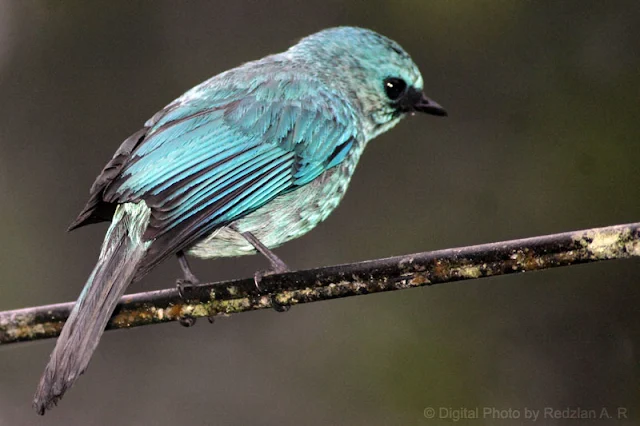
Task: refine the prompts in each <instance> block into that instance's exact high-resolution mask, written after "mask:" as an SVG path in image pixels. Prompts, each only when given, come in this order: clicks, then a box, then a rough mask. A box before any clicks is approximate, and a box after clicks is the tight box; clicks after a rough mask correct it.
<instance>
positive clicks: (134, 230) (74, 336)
mask: <svg viewBox="0 0 640 426" xmlns="http://www.w3.org/2000/svg"><path fill="white" fill-rule="evenodd" d="M120 207H124V206H120ZM147 220H148V209H147V208H146V206H144V203H140V204H138V205H127V207H126V208H119V211H118V212H116V214H115V216H114V218H113V223H112V225H111V227H110V228H109V231H108V232H107V236H106V237H105V241H104V243H103V245H102V252H101V253H100V258H99V260H98V263H97V264H96V266H95V268H94V269H93V272H92V273H91V276H90V277H89V279H88V281H87V283H86V285H85V287H84V289H83V290H82V293H81V294H80V297H79V298H78V301H77V302H76V304H75V306H74V308H73V311H71V314H70V315H69V319H67V322H66V323H65V325H64V328H63V329H62V332H61V333H60V337H58V342H57V343H56V347H55V349H54V350H53V353H52V354H51V359H50V360H49V363H48V364H47V367H46V368H45V370H44V374H43V375H42V378H41V379H40V384H39V385H38V389H37V390H36V394H35V397H34V400H33V406H34V408H35V409H36V411H37V412H38V414H41V415H42V414H44V412H45V411H46V410H47V409H49V408H51V407H52V406H53V405H54V404H57V402H58V400H59V399H60V398H62V395H64V393H65V391H66V390H67V389H69V388H70V387H71V386H72V385H73V383H74V382H75V381H76V380H77V379H78V377H79V376H80V375H81V374H82V373H83V372H84V370H85V369H86V368H87V365H88V364H89V360H90V359H91V355H92V354H93V352H94V351H95V349H96V346H98V342H99V341H100V336H101V335H102V333H103V332H104V329H105V326H106V325H107V322H108V321H109V318H110V317H111V314H112V313H113V310H114V309H115V307H116V305H117V303H118V301H119V300H120V298H121V297H122V295H123V294H124V291H125V289H126V288H127V287H128V286H129V284H130V283H131V281H132V280H133V277H134V275H135V273H136V270H137V266H138V264H139V263H140V260H141V259H142V258H143V257H144V254H145V252H146V251H147V247H148V243H147V242H143V241H141V239H140V235H142V232H143V231H144V228H145V227H146V223H143V222H146V221H147ZM141 228H142V229H141Z"/></svg>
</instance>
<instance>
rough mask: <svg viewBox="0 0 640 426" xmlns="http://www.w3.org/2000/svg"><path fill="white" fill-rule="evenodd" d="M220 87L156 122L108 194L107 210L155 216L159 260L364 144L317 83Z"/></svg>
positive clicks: (189, 98)
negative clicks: (137, 205) (114, 206)
mask: <svg viewBox="0 0 640 426" xmlns="http://www.w3.org/2000/svg"><path fill="white" fill-rule="evenodd" d="M218 80H220V78H218ZM222 80H224V79H222ZM233 81H235V82H237V81H240V80H238V79H234V80H233ZM218 83H219V82H216V81H215V80H212V81H210V82H205V83H203V85H201V86H199V87H196V88H195V89H193V90H191V91H190V92H187V94H185V95H184V96H183V97H182V98H179V99H178V100H177V101H175V102H174V103H172V104H170V105H169V106H168V107H167V108H166V109H165V113H164V114H157V115H156V116H155V117H154V118H153V119H152V120H150V122H148V123H147V124H148V125H149V126H150V127H149V129H148V131H147V133H146V135H145V137H144V139H143V140H142V141H141V142H140V143H139V145H138V146H136V148H135V149H134V150H133V152H131V155H130V157H129V158H128V159H127V161H126V163H125V164H124V166H123V167H122V170H121V171H120V173H119V174H118V175H117V176H116V177H115V178H114V179H113V181H111V182H110V183H109V185H108V186H107V188H106V189H105V191H104V195H103V198H104V200H105V201H106V202H115V203H123V202H135V201H138V200H144V201H145V202H146V203H147V205H148V206H149V207H150V208H151V210H152V212H151V221H150V225H149V228H148V229H147V233H146V234H145V236H146V237H147V238H150V239H156V240H157V241H159V240H162V244H161V246H162V247H159V248H158V249H157V251H158V255H157V256H156V257H157V258H158V259H157V260H160V258H161V257H163V256H165V255H166V254H168V253H171V252H175V251H177V250H180V249H183V248H185V247H186V246H187V245H189V244H192V243H193V242H195V241H196V240H197V239H198V238H200V237H203V236H205V235H206V234H207V233H208V232H211V231H212V230H214V229H215V228H216V227H218V226H221V225H223V224H225V223H230V222H232V221H234V220H236V219H238V218H240V217H243V216H244V215H246V214H248V213H250V212H252V211H254V210H255V209H257V208H259V207H261V206H263V205H264V204H265V203H267V202H269V201H270V200H272V199H273V198H275V197H277V196H278V195H280V194H283V193H285V192H288V191H291V190H293V189H295V188H296V187H299V186H302V185H306V184H308V183H309V182H311V181H313V180H314V179H315V178H317V177H318V176H320V175H321V174H322V173H323V172H325V171H327V170H328V169H330V168H332V167H335V166H337V165H339V164H340V163H341V162H342V161H344V159H345V158H346V157H347V155H348V154H349V152H350V150H351V149H352V148H353V146H354V144H355V143H356V142H355V141H357V140H359V137H360V135H359V134H358V132H357V131H356V129H357V124H356V123H355V117H354V116H353V114H352V110H351V108H350V106H349V105H348V104H346V103H344V102H342V101H341V100H340V99H336V98H335V97H334V95H333V94H332V92H331V90H330V89H328V88H326V87H324V86H322V85H320V84H319V83H316V82H314V81H306V82H304V84H302V82H300V81H297V80H292V79H291V78H286V77H284V76H279V75H275V76H274V75H272V76H265V75H264V74H262V75H256V76H255V78H254V79H252V80H251V81H250V83H248V84H246V86H245V87H239V86H237V83H236V86H234V87H224V88H222V89H220V88H217V86H216V84H218ZM214 86H216V87H214ZM303 89H304V90H303ZM155 262H156V261H153V263H155Z"/></svg>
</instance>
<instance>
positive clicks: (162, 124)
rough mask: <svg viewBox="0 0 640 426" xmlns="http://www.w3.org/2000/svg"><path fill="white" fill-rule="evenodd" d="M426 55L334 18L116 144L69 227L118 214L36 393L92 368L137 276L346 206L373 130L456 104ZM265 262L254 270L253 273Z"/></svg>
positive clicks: (60, 387) (41, 403)
mask: <svg viewBox="0 0 640 426" xmlns="http://www.w3.org/2000/svg"><path fill="white" fill-rule="evenodd" d="M423 86H424V82H423V78H422V74H421V73H420V70H419V69H418V66H417V65H416V64H415V63H414V61H413V60H412V59H411V57H410V56H409V54H408V53H407V52H406V51H405V50H404V49H403V48H402V47H401V46H400V45H399V44H398V43H396V42H395V41H393V40H391V39H389V38H387V37H385V36H383V35H381V34H379V33H377V32H374V31H372V30H369V29H364V28H357V27H349V26H343V27H335V28H329V29H325V30H322V31H319V32H317V33H314V34H311V35H309V36H307V37H304V38H302V39H301V40H300V41H299V42H298V43H296V44H295V45H293V46H292V47H290V48H289V49H288V50H286V51H284V52H281V53H277V54H272V55H268V56H265V57H264V58H262V59H259V60H256V61H252V62H247V63H245V64H243V65H240V66H238V67H236V68H233V69H230V70H228V71H225V72H222V73H221V74H218V75H216V76H214V77H212V78H210V79H208V80H206V81H204V82H202V83H201V84H199V85H197V86H195V87H193V88H192V89H190V90H188V91H187V92H185V93H184V94H183V95H182V96H180V97H178V98H177V99H175V100H174V101H173V102H171V103H169V104H168V105H167V106H165V107H164V108H163V109H161V110H160V111H159V112H157V113H156V114H155V115H153V116H152V117H151V118H150V119H149V120H147V121H146V122H145V124H144V126H143V127H142V128H141V129H140V130H138V131H137V132H135V133H133V134H132V135H131V136H129V137H128V138H127V139H125V140H124V142H123V143H122V144H121V146H120V147H119V148H118V149H117V150H116V152H115V154H114V155H113V158H112V159H111V160H110V161H109V162H108V163H107V164H106V166H105V167H104V169H103V170H102V172H101V173H100V174H99V175H98V177H97V178H96V180H95V182H94V183H93V185H92V186H91V189H90V191H89V200H88V202H87V204H86V206H85V207H84V209H83V210H82V211H81V212H80V214H79V215H78V217H77V219H76V220H75V221H74V222H73V223H72V224H71V226H70V227H69V230H73V229H76V228H79V227H82V226H85V225H89V224H93V223H98V222H105V221H106V222H109V221H110V222H111V224H110V226H109V228H108V230H107V232H106V235H105V238H104V242H103V244H102V248H101V251H100V254H99V257H98V261H97V263H96V265H95V267H94V269H93V271H92V273H91V274H90V276H89V278H88V280H87V282H86V284H85V286H84V288H83V290H82V292H81V293H80V295H79V297H78V299H77V301H76V303H75V305H74V308H73V310H72V312H71V313H70V315H69V318H68V319H67V321H66V323H65V325H64V327H63V329H62V332H61V334H60V336H59V338H58V340H57V342H56V346H55V348H54V350H53V352H52V354H51V357H50V359H49V362H48V364H47V366H46V368H45V370H44V373H43V375H42V378H41V380H40V382H39V385H38V387H37V391H36V393H35V396H34V400H33V406H34V408H35V410H36V411H37V412H38V413H39V414H41V415H42V414H44V413H45V411H46V410H47V409H49V408H51V407H52V406H53V405H56V404H57V403H58V401H59V400H60V398H62V396H63V394H64V393H65V392H66V391H67V390H68V389H69V388H70V387H71V386H72V385H73V384H74V382H75V381H76V380H77V379H78V377H79V376H80V375H81V374H83V373H84V371H85V370H86V368H87V366H88V364H89V361H90V358H91V356H92V354H93V352H94V351H95V350H96V347H97V345H98V342H99V340H100V338H101V336H102V333H103V332H104V329H105V326H106V324H107V322H108V320H109V318H110V316H111V314H112V313H113V311H114V309H115V307H116V305H117V303H118V301H119V299H120V298H121V296H122V295H123V294H124V292H125V290H126V289H127V287H128V286H129V285H130V284H131V283H133V282H137V281H139V280H140V279H142V278H143V277H144V276H145V275H146V274H147V273H148V272H149V271H151V270H152V269H153V268H154V267H155V266H156V265H158V264H159V263H160V262H162V261H164V260H165V259H167V258H170V257H173V256H176V257H177V259H178V262H179V264H180V267H181V269H182V271H183V273H184V280H181V282H183V283H187V284H190V285H197V283H198V282H199V281H198V279H197V277H196V276H195V274H193V272H192V271H191V269H190V267H189V264H188V261H187V258H186V257H185V256H186V255H189V256H193V257H197V258H204V259H213V258H219V257H230V256H241V255H247V254H254V253H257V252H259V253H262V254H263V255H264V256H265V257H266V258H267V260H268V261H269V264H270V269H269V270H268V271H267V273H281V272H285V271H287V270H289V268H288V266H287V265H286V263H285V262H284V261H282V259H280V258H279V257H278V256H276V255H275V253H273V251H272V249H273V248H275V247H278V246H280V245H281V244H283V243H285V242H287V241H289V240H292V239H294V238H297V237H300V236H302V235H304V234H306V233H307V232H308V231H310V230H311V229H312V228H314V227H315V226H316V225H317V224H319V223H320V222H322V221H323V220H325V219H326V218H327V216H328V215H329V214H330V213H331V212H332V211H333V210H334V209H335V208H336V207H337V206H338V204H339V203H340V200H341V199H342V198H343V196H344V194H345V191H346V190H347V187H348V185H349V181H350V179H351V177H352V175H353V173H354V170H355V168H356V165H357V164H358V160H359V159H360V156H361V154H362V153H363V151H364V149H365V147H366V146H367V144H368V142H369V141H370V140H372V139H374V138H375V137H376V136H378V135H380V134H382V133H384V132H386V131H388V130H390V129H391V128H392V127H394V126H395V125H396V124H397V123H398V122H399V121H400V120H402V119H403V118H404V117H406V116H408V115H413V114H415V113H416V112H422V113H427V114H431V115H435V116H446V115H447V112H446V111H445V109H444V108H443V107H442V106H440V105H439V104H438V103H436V102H435V101H433V100H431V99H430V98H428V97H427V96H426V95H425V94H424V87H423ZM262 275H263V272H257V273H256V276H255V278H256V284H258V285H259V279H260V277H261V276H262Z"/></svg>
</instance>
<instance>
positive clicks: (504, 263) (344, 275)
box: [0, 223, 640, 345]
mask: <svg viewBox="0 0 640 426" xmlns="http://www.w3.org/2000/svg"><path fill="white" fill-rule="evenodd" d="M633 256H640V223H632V224H628V225H617V226H610V227H606V228H594V229H588V230H582V231H576V232H565V233H561V234H554V235H546V236H541V237H533V238H527V239H521V240H512V241H504V242H499V243H491V244H483V245H477V246H470V247H463V248H456V249H448V250H439V251H433V252H426V253H416V254H410V255H406V256H397V257H390V258H387V259H377V260H370V261H366V262H359V263H352V264H346V265H338V266H330V267H325V268H318V269H310V270H305V271H297V272H288V273H284V274H279V275H271V276H266V277H264V279H263V280H262V282H261V287H262V289H263V291H265V292H269V293H271V294H273V295H274V299H275V301H276V303H278V304H281V305H297V304H300V303H310V302H317V301H320V300H328V299H336V298H341V297H348V296H358V295H363V294H369V293H378V292H383V291H392V290H404V289H408V288H415V287H421V286H426V285H432V284H441V283H447V282H453V281H461V280H469V279H475V278H483V277H491V276H496V275H503V274H512V273H517V272H528V271H537V270H541V269H548V268H553V267H559V266H568V265H573V264H578V263H589V262H598V261H601V260H609V259H622V258H628V257H633ZM72 307H73V303H60V304H56V305H47V306H38V307H34V308H26V309H18V310H14V311H6V312H0V345H3V344H8V343H15V342H21V341H29V340H38V339H46V338H49V337H55V336H57V335H58V334H59V333H60V330H61V329H62V326H63V325H64V322H65V320H66V319H67V316H68V315H69V312H70V311H71V309H72ZM271 307H272V299H271V297H269V296H267V295H265V294H264V293H260V292H259V291H258V289H257V288H256V286H255V285H254V282H253V279H252V278H250V279H241V280H234V281H225V282H219V283H212V284H202V285H199V286H198V287H193V288H189V289H187V291H186V294H185V300H183V299H182V298H180V296H179V295H178V292H177V290H176V289H173V288H172V289H168V290H160V291H151V292H146V293H138V294H132V295H128V296H124V297H123V298H122V300H121V301H120V303H119V305H118V307H117V309H116V310H115V312H114V313H113V316H112V317H111V320H110V321H109V324H108V326H107V328H108V329H115V328H129V327H137V326H141V325H148V324H159V323H163V322H169V321H176V320H184V319H185V318H187V319H188V318H198V317H214V316H216V315H229V314H235V313H238V312H244V311H252V310H256V309H265V308H271Z"/></svg>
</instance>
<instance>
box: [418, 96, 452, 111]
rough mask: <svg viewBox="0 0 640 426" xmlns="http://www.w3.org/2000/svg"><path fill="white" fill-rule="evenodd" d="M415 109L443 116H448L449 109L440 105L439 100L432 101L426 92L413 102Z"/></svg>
mask: <svg viewBox="0 0 640 426" xmlns="http://www.w3.org/2000/svg"><path fill="white" fill-rule="evenodd" d="M413 110H414V111H420V112H424V113H427V114H431V115H439V116H441V117H446V116H447V115H448V114H447V111H445V109H444V108H442V107H441V106H440V104H438V103H437V102H434V101H432V100H431V99H429V98H427V97H426V96H425V95H424V93H421V94H420V97H419V98H418V99H417V101H416V102H415V103H414V104H413Z"/></svg>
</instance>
